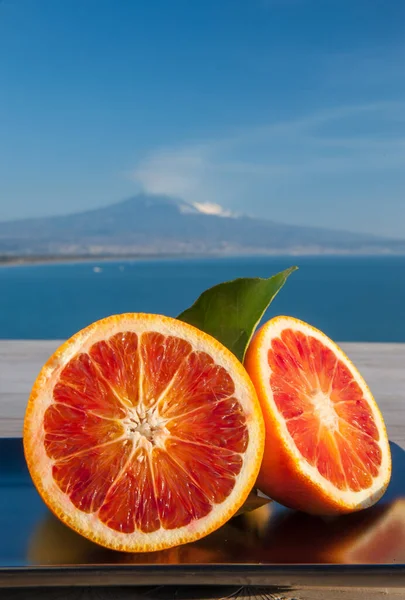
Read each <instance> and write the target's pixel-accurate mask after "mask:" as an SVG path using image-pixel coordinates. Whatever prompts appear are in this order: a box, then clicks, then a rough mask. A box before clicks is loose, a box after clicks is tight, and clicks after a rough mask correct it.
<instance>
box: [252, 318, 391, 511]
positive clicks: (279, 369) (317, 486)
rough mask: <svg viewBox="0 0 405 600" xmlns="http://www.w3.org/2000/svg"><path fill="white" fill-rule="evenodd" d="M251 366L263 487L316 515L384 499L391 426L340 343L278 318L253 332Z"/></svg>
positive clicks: (279, 498)
mask: <svg viewBox="0 0 405 600" xmlns="http://www.w3.org/2000/svg"><path fill="white" fill-rule="evenodd" d="M245 366H246V369H247V371H248V373H249V374H250V376H251V378H252V380H253V383H254V385H255V387H256V391H257V393H258V396H259V400H260V402H261V406H262V410H263V415H264V420H265V424H266V445H265V453H264V459H263V464H262V467H261V470H260V475H259V479H258V486H259V488H260V489H261V490H262V491H263V492H264V493H265V494H268V495H269V496H270V497H271V498H273V499H274V500H278V501H279V502H281V503H283V504H285V505H286V506H289V507H291V508H296V509H300V510H303V511H305V512H309V513H315V514H334V513H344V512H351V511H355V510H360V509H361V508H365V507H367V506H371V505H372V504H374V503H375V502H376V501H377V500H379V498H380V497H381V496H382V495H383V493H384V491H385V489H386V487H387V485H388V482H389V480H390V476H391V455H390V449H389V443H388V438H387V433H386V430H385V425H384V421H383V418H382V416H381V413H380V411H379V409H378V406H377V404H376V402H375V400H374V398H373V396H372V395H371V392H370V390H369V389H368V387H367V385H366V383H365V382H364V380H363V378H362V377H361V375H360V374H359V372H358V371H357V370H356V368H355V367H354V365H353V364H352V363H351V362H350V360H349V359H348V358H347V356H346V355H345V354H344V353H343V352H342V350H341V349H340V348H339V347H338V346H337V345H336V344H335V343H334V342H332V340H330V339H329V338H328V337H327V336H326V335H325V334H323V333H322V332H320V331H318V330H317V329H315V328H313V327H311V326H310V325H307V324H306V323H303V322H302V321H298V320H297V319H294V318H292V317H276V318H275V319H272V320H271V321H269V322H268V323H266V324H265V325H264V326H263V327H262V328H261V329H260V330H259V331H258V333H257V334H256V336H255V337H254V338H253V340H252V342H251V344H250V346H249V348H248V351H247V353H246V360H245Z"/></svg>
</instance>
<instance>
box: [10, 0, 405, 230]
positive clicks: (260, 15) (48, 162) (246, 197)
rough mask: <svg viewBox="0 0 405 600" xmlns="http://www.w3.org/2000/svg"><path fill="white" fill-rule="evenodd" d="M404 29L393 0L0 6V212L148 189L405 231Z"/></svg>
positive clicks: (61, 209) (63, 1)
mask: <svg viewBox="0 0 405 600" xmlns="http://www.w3.org/2000/svg"><path fill="white" fill-rule="evenodd" d="M404 34H405V2H404V1H403V0H355V1H354V0H143V1H142V2H141V1H140V0H139V1H137V0H0V219H3V220H4V219H11V218H20V217H26V216H42V215H49V214H61V213H67V212H72V211H76V210H82V209H85V208H93V207H98V206H101V205H105V204H109V203H111V202H115V201H118V200H120V199H123V198H126V197H128V196H130V195H132V194H135V193H137V192H138V191H140V190H144V191H147V192H152V193H166V194H169V195H175V196H180V197H182V198H184V199H185V200H188V201H190V202H195V203H198V204H199V205H200V206H202V207H203V210H211V211H217V212H220V211H223V212H224V213H227V212H231V213H235V212H236V213H248V214H251V215H256V216H262V217H266V218H270V219H273V220H277V221H283V222H288V223H297V224H312V225H319V226H328V227H334V228H343V229H348V230H352V231H369V232H375V233H381V234H384V235H390V236H396V237H404V238H405V68H404V64H405V35H404ZM213 205H220V206H221V207H222V208H219V207H216V206H213Z"/></svg>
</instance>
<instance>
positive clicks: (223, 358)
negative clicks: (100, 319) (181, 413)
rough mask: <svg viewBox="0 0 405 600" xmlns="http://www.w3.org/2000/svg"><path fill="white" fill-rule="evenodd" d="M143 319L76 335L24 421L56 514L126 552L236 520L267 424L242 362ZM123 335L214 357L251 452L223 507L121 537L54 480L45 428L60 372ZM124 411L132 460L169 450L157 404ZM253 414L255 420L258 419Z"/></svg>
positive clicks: (44, 374)
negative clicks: (178, 344) (147, 335)
mask: <svg viewBox="0 0 405 600" xmlns="http://www.w3.org/2000/svg"><path fill="white" fill-rule="evenodd" d="M143 317H144V315H139V319H134V318H131V317H129V318H128V319H121V320H120V321H111V323H110V325H109V328H108V331H107V330H106V328H105V327H101V328H89V330H88V331H87V332H85V333H84V335H81V336H78V337H77V339H76V341H75V343H74V345H72V346H71V347H69V348H67V349H65V350H64V351H63V352H61V353H60V354H59V355H58V353H57V354H56V357H55V360H54V361H53V363H52V364H50V365H49V366H47V367H45V368H44V369H43V370H42V371H41V373H40V375H39V377H38V383H39V392H38V395H37V396H36V398H35V402H33V403H32V410H31V412H30V413H29V416H28V417H27V418H26V422H25V436H24V437H25V440H24V442H25V446H26V450H28V452H27V451H26V455H27V457H28V458H29V468H30V470H31V471H33V472H35V475H36V477H35V479H36V483H37V485H38V486H40V487H41V488H42V490H43V491H44V492H45V494H46V497H47V498H48V501H49V503H50V506H51V508H52V509H53V510H54V511H55V512H56V513H57V514H58V513H59V514H60V513H63V515H64V520H65V522H66V523H67V524H71V525H72V526H73V528H75V529H77V528H78V529H79V530H82V532H89V531H90V532H91V533H92V536H91V537H92V538H93V539H95V540H96V541H97V539H99V540H102V541H103V543H104V545H108V546H110V547H115V548H120V547H121V546H122V548H123V549H130V548H131V547H132V548H135V549H136V548H142V547H145V548H146V549H147V548H148V547H151V548H153V549H159V548H160V547H169V546H173V545H176V544H177V543H184V542H185V541H188V539H195V538H197V537H199V536H198V532H199V531H201V532H207V531H210V530H213V529H215V528H216V526H217V525H216V524H217V523H218V522H220V521H221V519H223V520H225V518H226V517H228V518H229V516H231V514H229V513H232V512H235V511H236V510H237V509H238V508H239V506H240V505H241V504H242V503H243V501H244V499H245V498H246V496H247V494H248V492H249V491H250V488H249V489H247V481H250V482H251V486H250V487H252V486H253V484H254V481H255V478H256V475H257V470H258V466H259V465H258V461H257V456H258V454H260V455H261V452H262V438H263V423H261V422H260V419H258V417H257V405H256V402H257V399H256V395H255V393H254V389H253V386H251V385H249V384H250V382H249V380H248V379H245V378H244V377H242V376H241V375H240V374H239V371H238V369H235V362H237V359H236V358H235V357H234V356H233V355H232V354H231V353H230V352H228V351H227V350H226V349H225V348H223V346H222V345H221V344H219V343H217V342H216V343H215V344H216V345H215V348H214V352H213V346H212V345H211V344H210V343H207V341H206V340H205V339H204V338H202V337H201V335H200V334H199V332H198V331H197V330H195V329H194V328H191V327H189V326H186V325H184V324H182V323H180V322H178V321H174V320H161V318H160V317H158V316H156V317H154V316H148V318H147V319H145V318H143ZM171 321H173V322H174V323H175V325H174V323H173V322H171ZM123 331H127V332H135V333H137V334H138V335H141V334H142V333H143V332H157V333H161V334H163V335H167V336H179V337H181V338H183V339H185V340H187V341H188V342H189V343H190V344H191V346H192V349H193V350H196V351H203V352H206V353H207V354H210V355H212V357H213V359H214V361H215V363H216V364H217V365H220V366H222V367H224V368H225V369H226V370H227V371H228V372H229V373H230V374H231V376H232V379H233V382H234V385H235V392H234V393H233V394H232V397H235V398H236V399H237V400H238V401H239V404H240V405H241V407H242V409H243V412H244V414H245V417H246V427H247V429H248V433H249V443H248V447H247V448H246V451H245V452H244V453H243V454H242V455H241V456H242V458H243V464H242V468H241V471H240V473H239V474H238V476H237V477H236V478H235V485H234V488H233V490H232V491H231V493H230V494H229V496H228V497H227V498H226V499H225V500H224V501H223V502H222V503H221V504H218V505H216V506H215V507H213V510H211V512H210V513H209V514H208V515H206V516H205V517H203V518H201V519H199V520H198V521H192V522H191V523H190V524H189V525H186V526H183V527H180V528H179V529H172V530H167V529H164V528H163V527H161V528H160V529H158V530H157V531H155V532H152V533H144V532H142V531H141V530H135V531H134V532H133V533H121V532H119V531H115V530H112V529H111V528H109V527H108V526H106V525H105V524H104V523H103V522H102V521H100V520H99V518H98V515H97V513H94V514H88V513H84V512H82V511H80V510H78V509H77V508H76V507H75V506H74V505H73V503H72V502H71V501H70V498H69V497H68V496H67V495H66V494H65V493H63V492H62V491H61V489H60V488H59V487H58V485H57V484H56V483H55V480H54V479H53V477H52V473H51V471H52V465H53V461H52V459H50V458H49V457H48V455H47V454H46V451H45V446H44V438H45V435H44V429H43V426H42V424H43V421H44V415H45V412H46V410H47V408H48V407H49V406H50V405H51V404H53V403H54V400H53V396H52V392H53V388H54V386H55V384H56V383H57V381H58V379H59V376H60V374H61V371H62V370H63V368H64V367H65V366H66V364H67V363H68V362H69V361H70V360H71V359H72V358H73V357H74V356H75V355H76V354H77V353H78V352H88V351H89V349H90V347H91V346H92V345H93V344H95V343H97V342H99V341H102V340H105V339H106V338H108V337H112V336H114V335H115V334H116V333H120V332H123ZM169 385H170V384H169ZM124 403H125V401H124ZM125 407H126V409H127V416H126V418H125V419H123V420H121V424H122V425H123V435H122V437H121V438H120V439H126V440H127V443H132V444H133V450H132V452H131V455H130V460H132V459H134V457H135V459H141V460H144V458H143V456H144V454H143V453H138V452H136V453H135V451H136V450H137V449H138V448H143V449H144V450H145V451H146V452H147V455H149V456H150V454H151V452H152V450H153V447H156V446H158V447H161V448H164V447H165V441H166V439H167V438H168V437H169V435H170V433H169V430H168V429H167V428H166V421H165V420H164V419H163V418H162V417H161V415H160V413H159V409H158V408H156V405H154V406H152V408H149V409H146V408H145V407H144V406H143V404H142V399H141V401H140V404H139V405H138V407H137V408H136V409H135V408H128V404H127V403H125ZM253 414H254V415H255V418H253ZM114 441H116V440H114ZM214 508H215V510H214Z"/></svg>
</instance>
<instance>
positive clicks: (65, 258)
mask: <svg viewBox="0 0 405 600" xmlns="http://www.w3.org/2000/svg"><path fill="white" fill-rule="evenodd" d="M266 256H268V257H270V256H274V257H277V256H291V257H294V256H298V257H300V256H308V257H310V256H313V257H317V256H318V257H321V256H325V257H327V256H331V257H333V256H342V257H343V256H347V257H348V258H349V257H362V256H363V257H367V256H370V257H372V256H373V257H378V256H381V257H384V256H392V257H395V256H398V257H399V256H405V253H404V252H390V251H386V252H383V251H381V252H375V251H374V252H370V251H367V250H364V251H360V250H359V251H357V252H353V251H344V250H307V251H305V250H302V249H300V250H297V251H293V250H291V251H286V250H283V251H281V250H274V251H269V250H267V251H262V252H257V251H255V252H235V253H226V252H216V253H215V252H212V253H194V254H193V253H190V252H188V253H184V254H183V253H181V254H180V253H176V252H174V253H141V252H140V253H137V254H97V255H96V254H85V255H79V254H78V255H71V254H69V255H49V256H47V255H38V256H32V255H30V256H23V255H20V256H18V255H0V268H1V267H24V266H26V267H27V266H34V265H38V266H39V265H57V264H75V263H108V262H120V261H123V262H129V261H148V260H162V261H163V260H176V259H181V260H193V259H208V258H238V257H240V258H242V257H266Z"/></svg>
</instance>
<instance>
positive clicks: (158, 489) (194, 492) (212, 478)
mask: <svg viewBox="0 0 405 600" xmlns="http://www.w3.org/2000/svg"><path fill="white" fill-rule="evenodd" d="M24 449H25V455H26V459H27V464H28V468H29V470H30V473H31V476H32V478H33V481H34V483H35V485H36V487H37V489H38V491H39V493H40V494H41V496H42V498H43V499H44V501H45V502H46V504H47V505H48V506H49V507H50V509H51V510H52V511H53V512H55V514H56V515H57V516H59V518H60V519H61V520H62V521H64V522H65V523H66V524H67V525H69V526H70V527H72V528H73V529H75V530H76V531H77V532H79V533H81V534H82V535H84V536H85V537H87V538H89V539H91V540H93V541H95V542H97V543H99V544H101V545H104V546H106V547H109V548H115V549H120V550H124V551H142V552H144V551H148V550H160V549H163V548H169V547H171V546H174V545H177V544H180V543H185V542H188V541H191V540H195V539H198V538H201V537H203V536H204V535H206V534H208V533H210V532H211V531H213V530H215V529H217V528H218V527H220V526H221V525H222V524H223V523H224V522H225V521H227V520H228V519H229V518H230V517H231V516H232V515H233V514H234V513H235V512H237V510H238V509H239V508H240V507H241V505H242V504H243V503H244V502H245V500H246V498H247V496H248V494H249V492H250V491H251V489H252V487H253V485H254V483H255V480H256V478H257V474H258V471H259V468H260V462H261V458H262V455H263V449H264V423H263V417H262V413H261V409H260V405H259V402H258V399H257V396H256V393H255V390H254V387H253V385H252V383H251V381H250V379H249V377H248V375H247V373H246V371H245V370H244V368H243V366H242V365H241V364H240V363H239V361H238V360H237V359H236V358H235V357H234V356H233V355H232V354H231V353H230V352H229V351H228V350H226V348H224V347H223V346H222V345H221V344H219V343H218V342H217V341H216V340H214V339H213V338H211V337H210V336H208V335H206V334H204V333H203V332H201V331H199V330H197V329H195V328H194V327H192V326H190V325H187V324H185V323H182V322H180V321H176V320H174V319H170V318H167V317H160V316H154V315H143V314H127V315H119V316H114V317H109V318H107V319H104V320H102V321H99V322H97V323H94V324H93V325H91V326H90V327H88V328H87V329H85V330H83V331H81V332H79V333H78V334H76V335H75V336H74V337H73V338H71V339H70V340H68V341H67V342H66V343H65V344H64V345H63V346H62V347H61V348H60V349H59V350H58V351H57V352H56V353H55V354H54V355H53V356H52V357H51V358H50V360H49V361H48V363H47V364H46V365H45V366H44V367H43V369H42V371H41V373H40V374H39V376H38V378H37V381H36V383H35V385H34V387H33V390H32V393H31V396H30V399H29V402H28V406H27V410H26V417H25V423H24Z"/></svg>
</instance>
